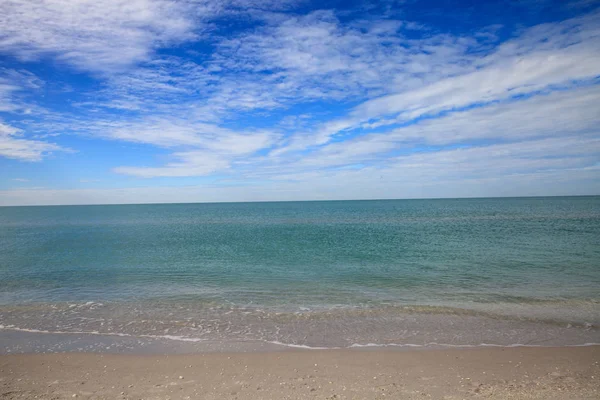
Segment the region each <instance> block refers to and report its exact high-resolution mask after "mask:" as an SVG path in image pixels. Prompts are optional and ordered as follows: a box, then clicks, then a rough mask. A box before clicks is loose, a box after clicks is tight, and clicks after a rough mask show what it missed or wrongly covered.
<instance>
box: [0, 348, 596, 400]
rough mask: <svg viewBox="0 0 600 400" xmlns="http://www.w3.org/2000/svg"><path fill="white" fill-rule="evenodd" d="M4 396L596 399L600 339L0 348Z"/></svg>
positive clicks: (0, 381) (13, 397) (48, 397)
mask: <svg viewBox="0 0 600 400" xmlns="http://www.w3.org/2000/svg"><path fill="white" fill-rule="evenodd" d="M0 388H1V389H0V398H1V399H23V398H26V399H34V398H38V399H67V398H68V399H73V398H78V399H200V398H201V399H389V398H392V399H448V400H450V399H467V398H485V399H488V398H489V399H571V400H572V399H599V398H600V346H589V347H562V348H525V347H519V348H477V349H452V350H418V351H394V350H386V349H378V350H344V351H342V350H340V351H337V350H330V351H300V350H298V351H295V350H290V351H281V352H253V353H205V354H189V355H158V356H157V355H111V354H92V353H64V354H21V355H3V356H0Z"/></svg>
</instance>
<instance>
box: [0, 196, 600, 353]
mask: <svg viewBox="0 0 600 400" xmlns="http://www.w3.org/2000/svg"><path fill="white" fill-rule="evenodd" d="M598 288H600V197H554V198H514V199H460V200H386V201H339V202H290V203H231V204H176V205H175V204H174V205H123V206H65V207H7V208H0V337H2V338H3V339H5V340H3V343H6V345H5V346H4V351H19V349H26V348H27V344H26V343H23V340H21V341H20V342H19V343H16V342H15V339H14V338H15V332H21V333H22V334H21V336H20V337H22V338H24V337H25V336H27V335H32V334H35V335H36V339H35V340H36V341H38V340H39V341H40V343H44V339H43V337H48V338H50V336H52V337H53V338H54V337H55V336H56V335H59V337H60V335H67V334H68V333H72V334H76V335H85V334H89V336H90V337H89V338H87V339H85V340H86V341H91V342H94V340H97V341H102V340H105V339H102V340H100V339H99V337H100V336H102V335H108V336H107V337H113V338H119V337H120V338H125V337H127V338H129V339H127V340H129V341H131V340H134V339H136V340H138V339H139V341H140V343H141V342H142V341H146V342H147V341H148V340H151V341H152V340H160V341H164V340H172V341H179V342H182V341H187V342H189V343H200V342H203V343H212V344H213V345H214V344H216V345H215V346H217V347H219V348H222V347H223V344H224V343H240V342H244V343H246V342H247V343H280V344H286V345H295V346H309V347H350V346H358V345H360V346H364V345H419V346H434V345H440V344H442V345H454V346H456V345H459V346H460V345H481V344H497V345H514V344H527V345H582V344H585V343H592V342H600V337H599V331H598V329H597V328H596V327H597V326H598V325H599V324H600V307H599V306H600V290H599V289H598ZM27 331H34V332H33V333H31V332H30V333H29V334H27V335H26V334H25V332H27ZM40 335H41V337H42V338H39V336H40ZM44 335H45V336H44ZM17 337H18V336H17ZM27 337H29V338H30V339H29V340H33V339H31V336H27ZM94 338H96V339H94ZM131 338H133V339H131ZM24 340H25V339H24ZM25 341H26V340H25ZM47 342H48V343H50V342H51V341H50V340H48V341H47ZM30 350H31V348H30ZM38 350H39V351H44V350H52V346H50V345H48V346H47V347H44V346H43V345H40V346H37V347H36V351H38Z"/></svg>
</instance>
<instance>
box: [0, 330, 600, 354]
mask: <svg viewBox="0 0 600 400" xmlns="http://www.w3.org/2000/svg"><path fill="white" fill-rule="evenodd" d="M0 330H11V331H18V332H29V333H41V334H56V335H61V334H63V335H64V334H66V335H98V336H119V337H133V338H140V337H141V338H149V339H167V340H175V341H180V342H203V341H207V340H208V339H200V338H190V337H185V336H175V335H143V334H142V335H132V334H129V333H119V332H104V333H103V332H98V331H87V332H84V331H73V332H69V331H47V330H40V329H28V328H19V327H15V326H10V325H9V326H4V325H0ZM264 342H266V343H271V344H275V345H278V346H285V347H291V348H298V349H305V350H340V349H350V348H363V347H412V348H422V347H432V346H439V347H450V348H477V347H501V348H511V347H589V346H600V343H594V342H592V343H583V344H567V345H559V346H546V345H539V344H521V343H515V344H507V345H503V344H493V343H480V344H449V343H437V342H429V343H425V344H414V343H404V344H403V343H382V344H378V343H365V344H361V343H354V344H351V345H350V346H347V347H319V346H308V345H304V344H293V343H283V342H279V341H277V340H272V341H264Z"/></svg>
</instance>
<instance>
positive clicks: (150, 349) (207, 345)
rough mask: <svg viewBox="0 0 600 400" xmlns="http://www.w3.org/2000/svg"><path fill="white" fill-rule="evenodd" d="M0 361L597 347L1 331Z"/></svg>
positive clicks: (16, 329)
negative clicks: (38, 357)
mask: <svg viewBox="0 0 600 400" xmlns="http://www.w3.org/2000/svg"><path fill="white" fill-rule="evenodd" d="M0 343H2V344H3V346H2V347H1V348H0V356H2V355H11V354H60V353H71V354H76V353H91V354H109V355H110V354H119V355H164V356H166V355H182V354H205V353H232V352H243V353H252V352H259V353H260V352H282V351H288V350H291V351H293V350H301V351H309V352H318V351H361V350H365V351H436V350H440V351H441V350H453V349H456V350H461V349H464V350H470V349H513V348H538V349H549V348H586V347H600V343H598V342H585V343H565V344H558V345H557V344H543V343H542V344H536V343H513V344H498V343H474V344H452V343H441V342H440V343H438V342H424V343H409V342H407V343H353V344H351V345H349V346H346V347H335V346H332V347H325V346H309V345H304V344H294V343H284V342H280V341H265V340H205V339H199V338H189V337H183V336H173V335H130V334H123V333H102V332H67V331H56V332H53V331H41V330H36V329H20V328H10V327H2V328H1V329H0Z"/></svg>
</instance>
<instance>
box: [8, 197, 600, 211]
mask: <svg viewBox="0 0 600 400" xmlns="http://www.w3.org/2000/svg"><path fill="white" fill-rule="evenodd" d="M598 196H600V194H567V195H536V196H464V197H406V198H377V199H311V200H248V201H196V202H172V203H161V202H156V203H152V202H148V203H86V204H23V205H17V204H14V205H0V208H10V207H75V206H84V207H86V206H145V205H189V204H246V203H316V202H336V201H409V200H477V199H480V200H484V199H535V198H554V197H598Z"/></svg>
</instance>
